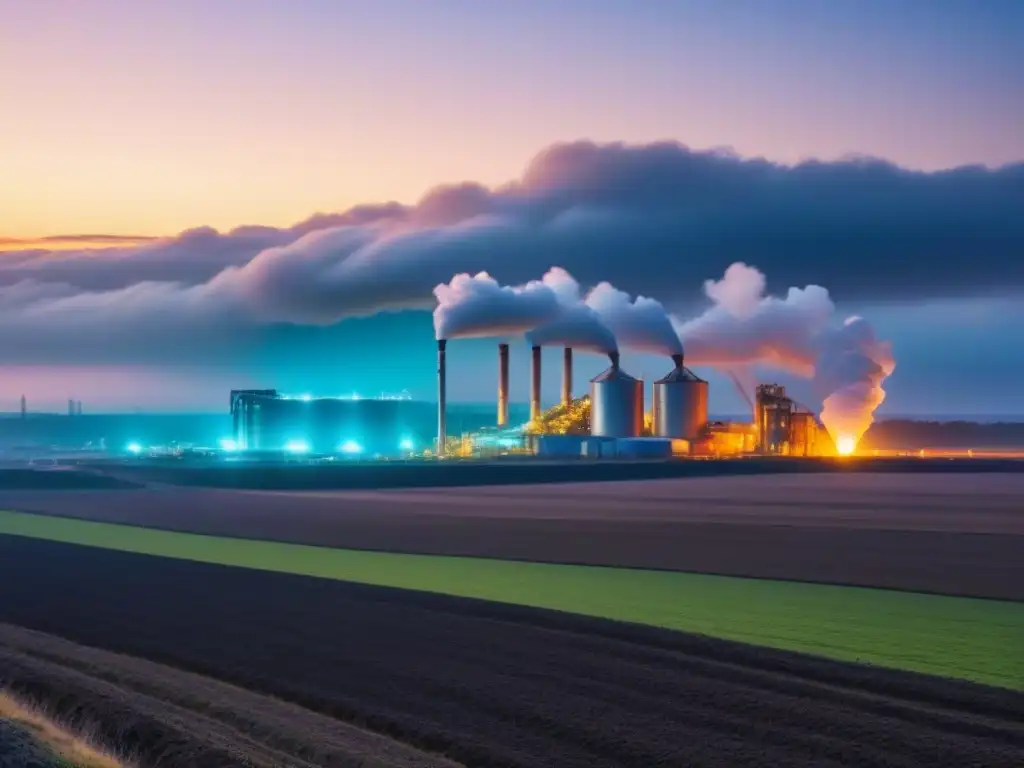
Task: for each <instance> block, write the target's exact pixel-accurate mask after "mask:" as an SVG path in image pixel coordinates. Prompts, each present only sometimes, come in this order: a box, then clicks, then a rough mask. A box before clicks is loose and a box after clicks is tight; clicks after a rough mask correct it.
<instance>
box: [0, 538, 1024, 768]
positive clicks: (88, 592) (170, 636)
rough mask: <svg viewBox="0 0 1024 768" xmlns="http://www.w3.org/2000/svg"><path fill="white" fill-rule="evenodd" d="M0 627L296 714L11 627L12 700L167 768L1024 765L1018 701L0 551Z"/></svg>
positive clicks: (246, 578)
mask: <svg viewBox="0 0 1024 768" xmlns="http://www.w3.org/2000/svg"><path fill="white" fill-rule="evenodd" d="M0 621H3V622H10V623H15V624H19V625H22V626H27V627H31V628H33V629H36V630H39V631H45V632H49V633H52V634H57V635H61V636H64V637H66V638H67V639H69V640H71V641H74V642H77V643H82V644H85V645H89V646H95V647H102V648H105V649H107V650H111V651H115V652H119V653H129V654H132V655H134V656H138V657H145V658H150V659H154V660H156V661H159V662H161V663H167V664H172V665H174V666H176V667H178V668H181V669H189V670H191V671H193V672H196V673H199V674H203V675H205V676H208V677H216V678H219V679H222V680H225V681H229V682H231V683H234V684H237V685H241V686H244V687H245V688H246V689H248V690H251V691H257V692H259V693H261V694H269V695H273V696H275V697H280V698H281V699H284V700H287V701H290V702H293V703H294V704H295V705H296V706H292V705H289V704H282V703H279V702H276V701H274V700H272V699H267V698H265V697H264V696H258V695H255V694H250V693H246V692H243V691H239V690H237V689H235V688H231V687H225V686H221V685H219V684H216V683H213V682H211V681H209V680H205V679H198V678H195V677H193V676H191V675H179V674H178V673H171V672H169V671H167V670H166V668H164V667H159V666H154V665H150V664H147V663H145V662H139V661H137V660H130V659H121V658H113V659H112V658H111V657H109V656H108V655H107V654H102V653H97V652H95V651H86V650H82V649H74V648H71V647H69V646H67V645H66V644H64V643H62V642H61V641H56V640H53V639H51V638H40V637H38V636H35V635H26V634H25V633H22V632H19V631H17V630H12V629H5V630H4V631H3V633H2V635H0V650H2V655H0V670H4V675H5V676H6V677H7V678H8V679H11V678H14V683H15V687H16V688H20V690H22V691H25V692H30V693H31V692H34V693H35V694H36V695H38V696H40V697H42V698H49V699H56V700H58V701H65V702H68V704H67V707H70V708H72V709H74V708H77V707H83V706H88V707H89V708H90V709H92V710H93V711H99V712H100V713H105V715H104V717H103V722H106V723H108V724H109V723H113V722H127V723H129V726H128V727H127V728H121V729H120V730H117V729H116V726H110V725H108V727H109V728H114V730H112V731H108V732H107V736H108V737H120V738H122V739H125V740H127V741H128V742H129V744H128V745H126V746H134V747H136V748H139V747H145V746H146V745H150V748H154V749H164V750H165V758H164V759H163V760H162V762H161V763H160V764H161V765H166V766H186V765H187V766H194V765H203V766H217V765H238V764H240V763H239V762H238V761H240V760H241V759H243V758H245V759H250V760H251V762H250V764H254V765H271V764H273V765H308V764H317V765H320V764H323V765H326V764H328V763H329V759H328V758H327V757H324V755H325V754H326V750H328V749H333V750H336V752H335V754H341V755H347V754H350V750H353V749H354V748H353V747H352V742H350V741H349V739H350V738H355V735H352V734H351V732H350V731H348V730H346V729H345V728H344V727H342V726H341V725H340V724H338V723H337V722H335V721H337V720H341V721H345V722H347V723H349V724H352V725H355V726H358V727H361V728H362V727H365V728H368V729H371V730H373V731H376V732H378V733H385V734H387V735H388V736H390V737H392V738H395V739H398V740H400V741H403V742H406V743H411V744H415V745H417V746H418V747H419V748H421V749H425V750H429V751H430V752H433V753H444V754H446V755H448V756H450V757H452V758H453V759H455V760H457V761H459V762H461V763H463V764H465V765H467V766H505V767H507V768H519V767H520V766H522V767H523V768H526V767H529V768H544V767H545V766H553V767H554V766H557V767H558V768H577V767H578V768H632V767H634V766H635V767H636V768H656V767H657V766H680V765H686V766H695V767H696V768H700V767H701V766H707V767H709V768H710V767H714V768H717V767H718V766H762V765H772V766H779V768H786V767H788V766H816V767H822V768H829V767H830V766H892V767H898V768H911V767H914V766H929V768H963V766H968V765H976V766H986V767H987V768H1004V767H1005V768H1010V766H1019V765H1021V764H1022V763H1024V725H1022V724H1024V695H1021V694H1019V693H1014V692H1012V691H1004V690H998V689H991V688H986V687H983V686H976V685H970V684H964V683H956V682H953V681H946V680H940V679H934V678H928V677H924V676H919V675H913V674H908V673H900V672H895V671H890V670H882V669H874V668H870V667H863V666H858V665H844V664H840V663H836V662H830V661H826V660H821V659H815V658H811V657H805V656H800V655H797V654H790V653H784V652H779V651H771V650H767V649H762V648H755V647H752V646H745V645H741V644H736V643H728V642H724V641H719V640H713V639H710V638H702V637H696V636H690V635H685V634H682V633H672V632H666V631H661V630H656V629H653V628H645V627H638V626H633V625H626V624H618V623H614V622H607V621H599V620H595V619H587V618H584V617H579V616H573V615H569V614H560V613H554V612H545V611H538V610H531V609H525V608H521V607H516V606H508V605H499V604H493V603H486V602H480V601H470V600H459V599H455V598H450V597H446V596H442V595H431V594H427V593H418V592H408V591H402V590H390V589H383V588H378V587H370V586H367V585H359V584H348V583H344V582H336V581H331V580H320V579H309V578H303V577H298V576H290V575H283V574H273V573H267V572H262V571H255V570H246V569H238V568H225V567H220V566H214V565H206V564H199V563H189V562H183V561H177V560H171V559H163V558H151V557H146V556H142V555H134V554H127V553H119V552H111V551H105V550H100V549H93V548H89V547H77V546H73V545H67V544H57V543H53V542H45V541H38V540H30V539H20V538H17V537H0ZM19 680H20V681H21V682H20V683H19V682H18V681H19ZM299 707H301V709H299ZM312 712H319V713H321V715H322V716H323V717H321V716H318V715H313V714H311V713H312ZM125 718H127V720H126V719H125ZM328 718H330V719H328ZM355 734H357V735H358V736H359V737H360V738H361V739H362V741H356V742H355V743H356V744H357V745H369V746H365V747H364V746H359V747H358V748H355V749H356V750H357V751H358V752H359V753H360V754H364V753H365V750H369V751H372V750H373V748H374V746H373V745H375V744H377V743H378V742H374V741H372V739H373V737H370V736H369V735H367V734H365V733H364V732H363V731H357V732H355ZM387 743H388V744H389V745H390V744H392V742H387ZM314 745H322V750H325V751H322V752H316V751H314V750H313V746H314ZM197 749H202V750H206V751H205V752H201V753H199V752H195V751H190V750H197ZM393 749H394V750H396V752H395V754H399V755H400V758H401V759H404V760H407V761H408V762H406V763H397V764H409V765H413V764H417V763H416V762H415V760H417V759H418V760H420V761H421V762H420V763H419V764H421V765H422V764H429V762H425V761H428V760H429V758H426V757H422V756H415V757H414V756H411V755H410V756H407V755H408V754H409V753H399V752H398V750H399V747H397V746H396V747H393ZM174 750H180V752H175V751H174ZM197 755H201V756H202V759H200V757H197ZM206 755H210V756H211V757H209V758H208V757H206ZM331 759H334V758H331ZM396 759H398V758H396ZM231 760H235V761H236V762H231ZM218 761H220V762H218ZM275 761H277V762H275ZM334 764H340V765H345V764H346V763H345V762H343V761H342V760H341V759H340V758H339V759H338V762H336V763H334Z"/></svg>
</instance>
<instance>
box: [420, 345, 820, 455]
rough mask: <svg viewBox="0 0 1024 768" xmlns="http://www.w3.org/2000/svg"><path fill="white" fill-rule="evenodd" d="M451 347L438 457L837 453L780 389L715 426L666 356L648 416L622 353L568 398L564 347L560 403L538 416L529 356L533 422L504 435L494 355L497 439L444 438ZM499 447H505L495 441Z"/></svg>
mask: <svg viewBox="0 0 1024 768" xmlns="http://www.w3.org/2000/svg"><path fill="white" fill-rule="evenodd" d="M446 355H447V340H440V341H439V342H438V357H437V363H438V371H437V382H438V435H437V441H436V444H435V445H436V448H437V451H438V452H439V453H446V454H454V455H461V456H472V455H479V456H486V455H491V454H493V453H494V447H495V445H499V446H501V447H502V448H504V449H506V450H507V449H508V448H509V447H511V446H517V447H519V450H520V452H523V453H529V454H535V455H538V456H547V457H565V458H568V457H575V456H580V457H592V458H606V457H615V458H670V457H687V456H692V457H730V456H743V455H771V456H828V455H835V453H836V448H835V445H834V443H833V441H832V439H831V437H830V436H829V435H828V433H827V431H826V430H825V429H824V427H822V425H821V424H820V422H819V421H818V419H817V417H816V416H815V414H814V413H813V412H812V411H810V410H809V409H807V408H804V407H802V406H801V405H799V404H798V403H796V402H795V401H794V400H792V399H791V398H790V397H788V396H787V394H786V390H785V388H784V387H782V386H780V385H778V384H762V385H759V386H758V387H757V390H756V393H755V399H754V400H753V401H752V402H751V406H752V410H753V414H752V420H751V421H749V422H745V421H744V422H740V421H737V422H723V421H711V420H709V418H708V382H707V381H705V380H704V379H701V378H700V377H699V376H697V375H696V374H695V373H694V372H693V371H691V370H690V369H689V368H687V367H686V366H685V365H684V356H683V355H682V354H674V355H672V362H673V367H672V369H671V370H670V371H668V372H667V373H666V374H665V375H664V376H663V377H662V378H660V379H658V380H656V381H655V382H654V384H653V388H652V401H651V407H650V410H647V409H646V408H645V385H644V382H643V381H642V380H641V379H638V378H635V377H633V376H631V375H630V374H629V373H627V372H626V371H625V370H623V368H622V366H621V364H620V356H619V353H618V352H612V353H609V355H608V357H609V361H610V365H609V367H608V368H607V369H606V370H605V371H604V372H602V373H601V374H599V375H598V376H596V377H594V378H593V379H592V380H591V381H590V388H589V393H588V394H586V395H583V396H581V397H578V398H576V397H574V396H573V350H572V348H571V347H566V348H565V349H564V353H563V365H562V388H561V390H562V397H561V401H560V402H559V404H558V405H556V406H554V407H553V408H550V409H548V410H542V407H541V396H540V393H541V377H542V372H541V347H540V346H533V347H532V348H531V355H530V420H529V422H527V423H526V424H523V425H520V426H518V427H509V426H508V392H509V349H508V344H507V343H501V344H499V345H498V409H497V418H496V423H497V425H498V427H497V430H496V432H495V433H494V434H491V433H487V432H481V433H479V434H476V435H461V436H459V437H458V438H454V439H453V438H452V437H451V436H450V435H449V434H448V431H447V428H446V402H447V392H446V378H447V371H446V367H447V366H446ZM498 437H500V438H501V439H496V438H498Z"/></svg>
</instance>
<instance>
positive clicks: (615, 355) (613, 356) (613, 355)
mask: <svg viewBox="0 0 1024 768" xmlns="http://www.w3.org/2000/svg"><path fill="white" fill-rule="evenodd" d="M608 359H609V360H611V361H612V368H614V369H615V370H619V352H618V350H616V351H615V352H609V353H608Z"/></svg>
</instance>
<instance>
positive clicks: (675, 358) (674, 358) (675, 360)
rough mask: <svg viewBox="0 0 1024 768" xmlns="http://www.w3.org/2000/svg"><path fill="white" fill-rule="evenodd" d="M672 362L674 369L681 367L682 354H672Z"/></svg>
mask: <svg viewBox="0 0 1024 768" xmlns="http://www.w3.org/2000/svg"><path fill="white" fill-rule="evenodd" d="M672 362H673V363H675V365H676V369H679V368H682V367H683V356H682V355H672Z"/></svg>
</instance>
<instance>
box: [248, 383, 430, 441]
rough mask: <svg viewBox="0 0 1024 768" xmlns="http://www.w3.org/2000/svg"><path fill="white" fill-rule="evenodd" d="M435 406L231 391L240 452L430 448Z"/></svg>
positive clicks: (397, 400) (406, 400)
mask: <svg viewBox="0 0 1024 768" xmlns="http://www.w3.org/2000/svg"><path fill="white" fill-rule="evenodd" d="M432 418H433V406H431V405H430V404H429V403H424V402H417V401H414V400H411V399H409V398H402V397H387V396H384V397H356V396H351V397H311V396H309V395H301V396H298V397H295V396H287V395H281V394H279V393H278V392H277V390H273V389H246V390H233V391H232V392H231V423H232V428H233V435H232V439H233V440H234V446H235V447H236V448H237V449H238V450H249V451H288V452H292V453H309V454H338V453H341V454H351V455H366V456H382V457H387V456H401V455H404V454H410V453H413V452H422V451H423V450H425V449H429V448H431V447H432V441H431V434H430V426H429V425H430V424H431V422H432Z"/></svg>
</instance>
